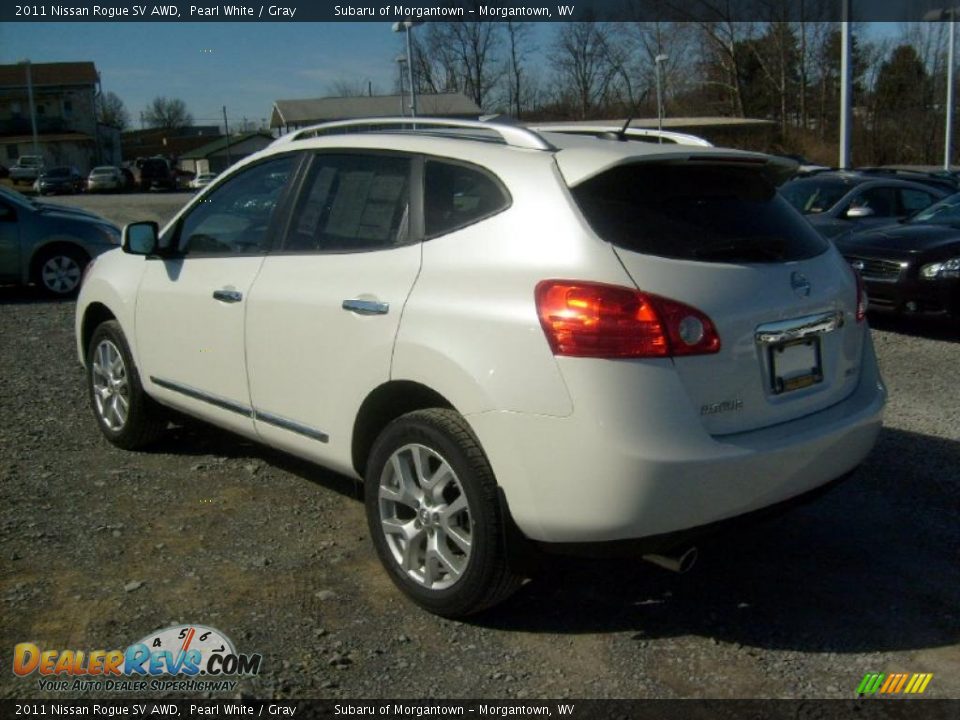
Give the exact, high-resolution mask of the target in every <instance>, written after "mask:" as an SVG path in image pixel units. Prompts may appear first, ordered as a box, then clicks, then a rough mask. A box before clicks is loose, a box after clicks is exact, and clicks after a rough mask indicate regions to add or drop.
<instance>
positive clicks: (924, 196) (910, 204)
mask: <svg viewBox="0 0 960 720" xmlns="http://www.w3.org/2000/svg"><path fill="white" fill-rule="evenodd" d="M935 201H936V198H934V197H933V195H930V194H929V193H925V192H923V191H922V190H906V189H904V190H901V191H900V204H901V206H902V208H903V213H902V214H906V215H912V214H913V213H915V212H920V211H921V210H923V209H924V208H927V207H929V206H930V205H932V204H933V203H934V202H935Z"/></svg>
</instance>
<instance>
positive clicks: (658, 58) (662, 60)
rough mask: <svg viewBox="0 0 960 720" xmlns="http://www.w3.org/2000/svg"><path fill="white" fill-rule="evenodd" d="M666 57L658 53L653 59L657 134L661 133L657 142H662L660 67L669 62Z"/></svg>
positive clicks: (661, 81) (661, 83) (661, 82)
mask: <svg viewBox="0 0 960 720" xmlns="http://www.w3.org/2000/svg"><path fill="white" fill-rule="evenodd" d="M669 59H670V58H668V57H667V56H666V55H664V54H663V53H659V54H658V55H657V56H656V57H655V58H654V59H653V64H654V69H655V70H656V71H657V72H656V75H657V132H659V133H661V134H660V135H658V136H657V142H658V143H662V142H663V135H662V133H663V80H662V79H661V77H660V73H661V70H660V66H661V65H662V64H663V63H665V62H666V61H667V60H669Z"/></svg>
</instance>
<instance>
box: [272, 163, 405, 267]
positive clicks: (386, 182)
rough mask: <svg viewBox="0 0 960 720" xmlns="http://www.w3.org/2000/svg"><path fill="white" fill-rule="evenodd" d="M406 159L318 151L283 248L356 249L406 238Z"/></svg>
mask: <svg viewBox="0 0 960 720" xmlns="http://www.w3.org/2000/svg"><path fill="white" fill-rule="evenodd" d="M409 207H410V159H409V158H405V157H397V156H395V155H376V154H370V155H360V154H358V155H347V154H342V155H341V154H318V155H316V156H315V157H314V159H313V163H312V164H311V166H310V172H309V175H308V176H307V180H306V182H305V183H304V184H303V190H302V191H301V194H300V197H299V198H298V200H297V204H296V207H295V208H294V211H293V217H292V218H291V222H290V229H289V232H288V234H287V240H286V242H285V243H284V250H288V251H293V252H358V251H362V250H382V249H385V248H391V247H396V246H398V245H403V244H404V243H405V242H406V241H407V237H408V228H407V223H408V215H409Z"/></svg>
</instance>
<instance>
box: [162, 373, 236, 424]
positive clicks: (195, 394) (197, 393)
mask: <svg viewBox="0 0 960 720" xmlns="http://www.w3.org/2000/svg"><path fill="white" fill-rule="evenodd" d="M150 382H152V383H153V384H154V385H157V386H159V387H162V388H164V389H165V390H172V391H173V392H177V393H180V394H181V395H186V396H187V397H189V398H193V399H194V400H202V401H203V402H205V403H209V404H210V405H213V406H215V407H218V408H220V409H222V410H229V411H230V412H235V413H237V414H238V415H243V416H244V417H248V418H252V417H253V408H251V407H249V406H247V405H244V404H243V403H238V402H236V401H234V400H228V399H227V398H222V397H219V396H217V395H211V394H210V393H208V392H204V391H203V390H197V389H196V388H192V387H190V386H189V385H181V384H180V383H178V382H173V381H172V380H164V379H163V378H158V377H154V376H153V375H151V376H150Z"/></svg>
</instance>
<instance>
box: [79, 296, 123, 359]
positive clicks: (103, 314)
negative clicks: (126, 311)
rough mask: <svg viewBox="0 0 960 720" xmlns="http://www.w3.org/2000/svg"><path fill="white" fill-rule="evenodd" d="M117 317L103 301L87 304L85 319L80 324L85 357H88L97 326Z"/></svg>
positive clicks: (84, 313)
mask: <svg viewBox="0 0 960 720" xmlns="http://www.w3.org/2000/svg"><path fill="white" fill-rule="evenodd" d="M116 319H117V316H116V315H114V314H113V312H112V311H111V310H110V308H108V307H107V306H106V305H104V304H103V303H100V302H92V303H90V304H89V305H88V306H87V308H86V310H84V312H83V321H82V322H81V324H80V342H81V348H82V350H83V357H84V358H86V354H87V351H88V349H89V348H90V340H91V339H92V338H93V333H94V332H96V330H97V328H98V327H100V325H102V324H103V323H105V322H107V321H109V320H116Z"/></svg>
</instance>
